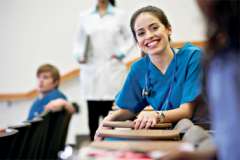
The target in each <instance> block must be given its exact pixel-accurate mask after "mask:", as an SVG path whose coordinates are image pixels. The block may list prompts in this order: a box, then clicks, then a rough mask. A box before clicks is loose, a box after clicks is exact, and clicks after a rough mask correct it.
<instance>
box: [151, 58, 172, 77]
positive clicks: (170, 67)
mask: <svg viewBox="0 0 240 160" xmlns="http://www.w3.org/2000/svg"><path fill="white" fill-rule="evenodd" d="M148 58H149V57H148ZM175 58H176V54H174V56H173V58H172V60H171V62H170V64H169V65H168V67H167V70H166V72H165V73H163V72H162V71H161V70H160V69H158V68H157V66H155V65H154V64H153V63H152V62H151V60H150V58H149V66H148V67H151V68H153V70H154V71H155V72H158V73H159V74H160V75H161V76H162V77H168V75H169V74H170V73H171V72H172V70H173V69H174V67H175V66H174V65H176V64H175V63H174V61H175Z"/></svg>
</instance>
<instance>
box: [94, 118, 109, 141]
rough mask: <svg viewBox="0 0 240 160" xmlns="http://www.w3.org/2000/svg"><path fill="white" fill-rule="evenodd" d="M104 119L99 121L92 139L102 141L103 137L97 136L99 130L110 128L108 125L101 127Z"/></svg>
mask: <svg viewBox="0 0 240 160" xmlns="http://www.w3.org/2000/svg"><path fill="white" fill-rule="evenodd" d="M104 121H106V120H105V119H104V120H103V121H102V122H101V123H100V125H99V126H98V129H97V131H96V133H95V136H94V141H102V140H103V138H102V137H100V136H99V131H101V130H104V129H112V128H110V127H103V123H104Z"/></svg>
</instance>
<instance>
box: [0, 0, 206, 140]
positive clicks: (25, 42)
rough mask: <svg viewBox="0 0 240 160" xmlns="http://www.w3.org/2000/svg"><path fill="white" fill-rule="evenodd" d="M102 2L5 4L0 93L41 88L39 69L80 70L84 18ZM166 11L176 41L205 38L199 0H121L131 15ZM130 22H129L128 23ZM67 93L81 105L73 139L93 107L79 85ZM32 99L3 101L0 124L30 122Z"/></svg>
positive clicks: (0, 6) (0, 7) (23, 0)
mask: <svg viewBox="0 0 240 160" xmlns="http://www.w3.org/2000/svg"><path fill="white" fill-rule="evenodd" d="M94 1H96V0H0V19H1V21H0V35H1V36H0V73H1V79H0V93H18V92H26V91H29V90H31V89H33V88H34V86H35V80H36V79H35V71H36V69H37V67H38V66H39V65H40V64H42V63H46V62H49V63H52V64H55V65H57V66H58V67H59V69H60V71H61V73H65V72H68V71H70V70H72V69H74V68H77V67H78V64H77V63H76V61H75V60H74V58H73V56H72V45H73V39H74V35H75V33H76V27H77V24H78V21H79V20H78V16H79V13H80V11H83V10H85V9H87V8H89V7H90V6H91V4H92V3H94ZM150 4H151V5H156V6H159V7H161V8H162V9H163V10H164V11H165V12H166V14H167V15H168V18H169V20H170V23H171V24H172V30H173V36H172V39H173V41H193V40H204V36H203V35H204V34H203V33H204V27H203V26H204V25H203V21H202V17H201V14H200V12H199V9H198V7H197V6H196V2H195V0H117V5H118V6H119V7H120V8H122V9H124V10H126V11H127V12H128V14H131V13H132V12H133V11H134V10H135V9H136V8H138V7H140V6H143V5H150ZM128 20H129V19H127V18H126V23H127V21H128ZM61 89H62V90H63V91H64V92H65V93H66V94H67V96H68V97H70V99H71V100H75V101H77V102H79V103H80V104H81V111H82V112H81V113H80V114H78V115H76V116H75V117H74V118H73V121H72V123H71V127H70V136H69V137H70V138H68V140H69V141H74V135H75V134H76V133H79V134H86V133H88V128H87V109H86V106H85V103H84V102H83V101H82V100H81V99H80V97H79V90H80V87H79V81H78V79H75V80H73V81H70V82H68V83H67V84H63V86H61ZM31 102H32V100H28V101H18V102H10V103H9V102H0V113H1V116H0V126H6V125H7V124H11V123H14V122H18V121H21V120H24V119H25V118H26V116H27V112H28V109H29V106H30V104H31Z"/></svg>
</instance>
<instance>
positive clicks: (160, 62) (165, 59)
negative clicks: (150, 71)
mask: <svg viewBox="0 0 240 160" xmlns="http://www.w3.org/2000/svg"><path fill="white" fill-rule="evenodd" d="M149 57H150V60H151V62H152V63H153V64H154V65H155V66H156V67H157V68H158V69H159V70H160V71H161V72H162V73H163V74H165V73H166V71H167V68H168V66H169V64H170V63H171V61H172V59H173V57H174V53H173V51H172V49H171V48H170V47H167V48H166V50H165V51H164V52H162V53H160V54H156V55H151V56H149Z"/></svg>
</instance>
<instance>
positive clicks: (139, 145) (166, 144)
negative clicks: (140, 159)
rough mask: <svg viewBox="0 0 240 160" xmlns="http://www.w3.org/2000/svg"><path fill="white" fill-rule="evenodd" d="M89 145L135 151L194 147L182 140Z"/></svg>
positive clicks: (94, 143)
mask: <svg viewBox="0 0 240 160" xmlns="http://www.w3.org/2000/svg"><path fill="white" fill-rule="evenodd" d="M89 147H93V148H100V149H107V150H124V151H126V150H128V151H137V152H151V151H164V152H165V151H170V150H177V149H180V148H185V149H186V148H188V149H189V150H192V149H194V147H193V146H192V145H191V144H189V143H185V142H183V141H111V142H110V141H101V142H93V143H91V144H90V146H89Z"/></svg>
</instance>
